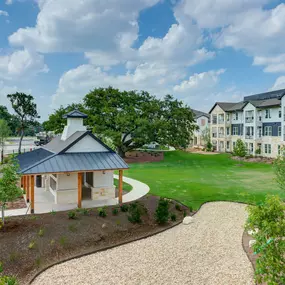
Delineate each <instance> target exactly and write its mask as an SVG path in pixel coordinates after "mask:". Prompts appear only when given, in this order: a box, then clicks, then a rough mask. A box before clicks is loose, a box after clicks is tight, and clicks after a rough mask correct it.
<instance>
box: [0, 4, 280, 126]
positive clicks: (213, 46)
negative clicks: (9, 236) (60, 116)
mask: <svg viewBox="0 0 285 285" xmlns="http://www.w3.org/2000/svg"><path fill="white" fill-rule="evenodd" d="M108 86H113V87H115V88H119V89H121V90H146V91H148V92H150V93H151V94H152V95H155V96H157V97H158V98H162V97H163V96H164V95H166V94H172V95H173V96H174V97H175V98H178V99H179V100H182V101H183V102H185V104H187V105H189V106H190V107H191V108H194V109H198V110H201V111H205V112H208V111H209V110H210V108H211V107H212V106H213V104H214V103H215V102H217V101H220V102H221V101H225V102H226V101H228V102H232V101H239V100H242V98H243V96H246V95H251V94H256V93H262V92H266V91H270V90H277V89H281V88H285V2H284V1H280V0H205V1H201V0H104V1H102V0H0V104H1V105H6V106H7V107H8V108H10V104H9V102H8V101H7V98H6V95H7V94H10V93H14V92H16V91H18V92H24V93H29V94H31V95H33V96H34V97H35V100H36V103H37V106H38V111H39V114H40V116H41V120H42V121H43V120H46V119H47V118H48V115H49V114H51V113H52V112H54V110H55V109H57V108H59V107H60V106H61V105H63V106H66V105H67V104H70V103H73V102H74V103H77V102H80V101H81V100H82V98H83V97H84V95H86V94H87V93H88V92H89V91H90V90H92V89H94V88H99V87H108Z"/></svg>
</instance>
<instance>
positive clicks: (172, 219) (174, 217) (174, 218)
mask: <svg viewBox="0 0 285 285" xmlns="http://www.w3.org/2000/svg"><path fill="white" fill-rule="evenodd" d="M170 219H171V221H172V222H175V221H176V215H175V214H171V215H170Z"/></svg>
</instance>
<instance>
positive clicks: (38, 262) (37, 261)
mask: <svg viewBox="0 0 285 285" xmlns="http://www.w3.org/2000/svg"><path fill="white" fill-rule="evenodd" d="M35 264H36V266H37V267H40V265H41V258H40V257H39V256H38V257H37V258H36V260H35Z"/></svg>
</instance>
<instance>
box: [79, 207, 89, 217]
mask: <svg viewBox="0 0 285 285" xmlns="http://www.w3.org/2000/svg"><path fill="white" fill-rule="evenodd" d="M81 212H82V214H83V215H84V216H87V215H88V214H89V210H88V209H85V208H83V209H82V211H81Z"/></svg>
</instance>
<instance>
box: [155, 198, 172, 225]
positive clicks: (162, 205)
mask: <svg viewBox="0 0 285 285" xmlns="http://www.w3.org/2000/svg"><path fill="white" fill-rule="evenodd" d="M168 208H169V202H168V200H166V199H163V198H160V199H159V202H158V206H157V208H156V210H155V220H156V222H157V223H158V224H164V223H166V222H167V221H168V217H169V211H168Z"/></svg>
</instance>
